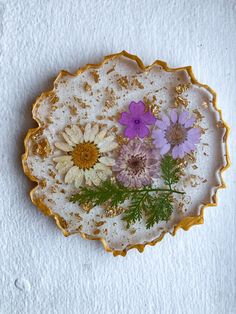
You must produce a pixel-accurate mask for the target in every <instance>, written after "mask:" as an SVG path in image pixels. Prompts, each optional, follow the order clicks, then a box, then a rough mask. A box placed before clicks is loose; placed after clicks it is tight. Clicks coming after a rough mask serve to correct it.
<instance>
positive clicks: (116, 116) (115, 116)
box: [107, 113, 120, 121]
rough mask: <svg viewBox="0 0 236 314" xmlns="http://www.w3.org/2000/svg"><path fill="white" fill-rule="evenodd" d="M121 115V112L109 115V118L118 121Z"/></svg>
mask: <svg viewBox="0 0 236 314" xmlns="http://www.w3.org/2000/svg"><path fill="white" fill-rule="evenodd" d="M119 116H120V114H119V113H117V114H114V115H112V116H109V117H107V119H108V120H110V121H117V119H118V117H119Z"/></svg>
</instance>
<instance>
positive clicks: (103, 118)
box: [96, 115, 107, 120]
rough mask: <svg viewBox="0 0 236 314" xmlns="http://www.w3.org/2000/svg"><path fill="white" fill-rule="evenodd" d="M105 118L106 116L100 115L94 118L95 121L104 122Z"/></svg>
mask: <svg viewBox="0 0 236 314" xmlns="http://www.w3.org/2000/svg"><path fill="white" fill-rule="evenodd" d="M106 118H107V117H106V116H102V115H98V116H96V119H97V120H105V119H106Z"/></svg>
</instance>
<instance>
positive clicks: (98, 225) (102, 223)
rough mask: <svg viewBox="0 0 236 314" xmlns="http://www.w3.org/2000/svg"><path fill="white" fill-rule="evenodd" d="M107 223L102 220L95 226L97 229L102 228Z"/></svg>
mask: <svg viewBox="0 0 236 314" xmlns="http://www.w3.org/2000/svg"><path fill="white" fill-rule="evenodd" d="M105 223H106V221H102V220H101V221H96V222H95V226H96V227H101V226H103V225H104V224H105Z"/></svg>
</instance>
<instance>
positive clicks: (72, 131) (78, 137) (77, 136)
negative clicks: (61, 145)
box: [65, 125, 83, 144]
mask: <svg viewBox="0 0 236 314" xmlns="http://www.w3.org/2000/svg"><path fill="white" fill-rule="evenodd" d="M65 132H66V133H67V134H68V135H69V137H70V139H71V141H72V142H74V143H75V144H79V143H80V142H82V140H83V134H82V132H81V130H80V128H79V127H78V126H77V125H71V127H67V128H65Z"/></svg>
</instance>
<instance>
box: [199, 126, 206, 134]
mask: <svg viewBox="0 0 236 314" xmlns="http://www.w3.org/2000/svg"><path fill="white" fill-rule="evenodd" d="M199 129H200V130H201V133H202V134H205V133H206V131H207V130H208V128H203V127H201V126H199Z"/></svg>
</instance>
